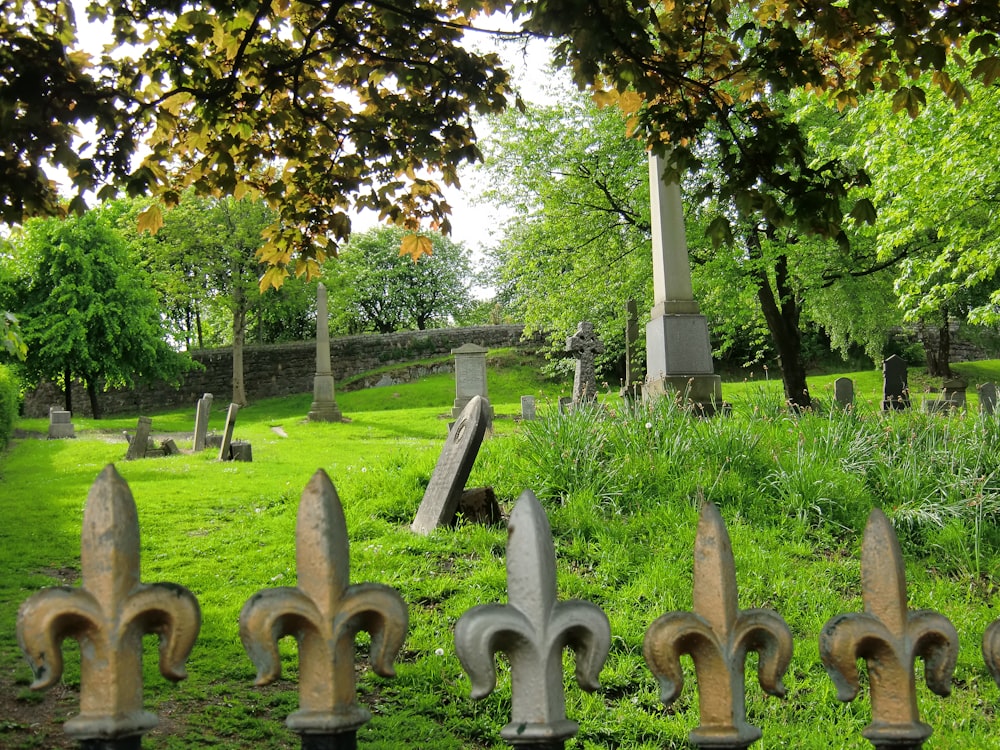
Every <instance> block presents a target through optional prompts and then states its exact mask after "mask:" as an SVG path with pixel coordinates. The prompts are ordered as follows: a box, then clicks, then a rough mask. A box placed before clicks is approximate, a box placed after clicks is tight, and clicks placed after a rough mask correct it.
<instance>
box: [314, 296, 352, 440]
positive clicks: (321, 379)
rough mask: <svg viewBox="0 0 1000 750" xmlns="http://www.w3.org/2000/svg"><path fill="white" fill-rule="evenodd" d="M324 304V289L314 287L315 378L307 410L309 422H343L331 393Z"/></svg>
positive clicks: (327, 312) (326, 318)
mask: <svg viewBox="0 0 1000 750" xmlns="http://www.w3.org/2000/svg"><path fill="white" fill-rule="evenodd" d="M329 315H330V313H329V311H328V309H327V303H326V287H325V286H323V284H319V285H317V287H316V376H315V377H314V378H313V402H312V407H311V408H310V409H309V421H310V422H343V421H344V415H343V414H341V413H340V409H339V408H337V400H336V398H334V392H333V370H332V368H331V367H330V321H329Z"/></svg>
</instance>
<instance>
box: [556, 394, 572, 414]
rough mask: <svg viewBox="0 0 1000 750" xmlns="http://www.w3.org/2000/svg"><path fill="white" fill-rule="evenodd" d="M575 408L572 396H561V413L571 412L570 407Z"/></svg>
mask: <svg viewBox="0 0 1000 750" xmlns="http://www.w3.org/2000/svg"><path fill="white" fill-rule="evenodd" d="M572 408H573V398H572V397H571V396H560V397H559V413H560V414H569V411H570V409H572Z"/></svg>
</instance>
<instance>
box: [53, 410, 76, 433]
mask: <svg viewBox="0 0 1000 750" xmlns="http://www.w3.org/2000/svg"><path fill="white" fill-rule="evenodd" d="M71 418H72V414H70V412H68V411H64V410H62V409H57V408H55V407H52V408H50V409H49V440H57V439H60V438H71V437H76V433H75V432H74V431H73V423H72V421H70V420H71Z"/></svg>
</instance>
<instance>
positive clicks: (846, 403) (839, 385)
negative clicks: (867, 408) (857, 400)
mask: <svg viewBox="0 0 1000 750" xmlns="http://www.w3.org/2000/svg"><path fill="white" fill-rule="evenodd" d="M833 398H834V400H835V401H836V402H837V406H839V407H840V408H842V409H849V408H851V407H852V406H854V381H853V380H851V379H850V378H837V379H836V380H834V381H833Z"/></svg>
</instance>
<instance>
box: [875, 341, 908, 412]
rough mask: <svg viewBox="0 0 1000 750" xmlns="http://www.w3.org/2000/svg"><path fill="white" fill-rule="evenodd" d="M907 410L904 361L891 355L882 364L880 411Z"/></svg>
mask: <svg viewBox="0 0 1000 750" xmlns="http://www.w3.org/2000/svg"><path fill="white" fill-rule="evenodd" d="M909 408H910V388H909V385H908V383H907V368H906V360H904V359H903V358H902V357H900V356H899V355H896V354H893V355H892V356H891V357H888V358H887V359H886V360H885V361H883V362H882V409H883V411H889V410H896V411H901V410H903V409H909Z"/></svg>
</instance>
